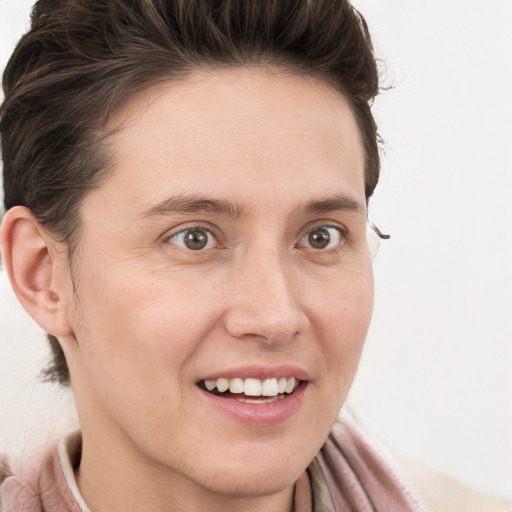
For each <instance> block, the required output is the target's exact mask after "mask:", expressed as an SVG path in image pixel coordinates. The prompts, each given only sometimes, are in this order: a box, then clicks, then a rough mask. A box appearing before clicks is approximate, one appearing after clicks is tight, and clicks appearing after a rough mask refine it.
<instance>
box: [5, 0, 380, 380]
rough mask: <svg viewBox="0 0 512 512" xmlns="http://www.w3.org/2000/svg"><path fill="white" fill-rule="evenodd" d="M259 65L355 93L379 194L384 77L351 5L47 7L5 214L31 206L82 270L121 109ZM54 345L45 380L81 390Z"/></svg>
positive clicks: (13, 109) (39, 25)
mask: <svg viewBox="0 0 512 512" xmlns="http://www.w3.org/2000/svg"><path fill="white" fill-rule="evenodd" d="M247 65H260V66H272V67H277V68H281V69H286V70H289V71H291V72H292V73H295V74H299V75H307V76H311V77H316V78H319V79H321V80H323V81H325V82H328V83H329V84H331V85H332V86H333V87H335V88H337V89H338V90H339V91H341V92H342V93H343V94H344V95H345V96H346V97H347V98H348V100H349V102H350V104H351V106H352V109H353V112H354V114H355V117H356V119H357V122H358V125H359V129H360V130H361V134H362V139H363V144H364V149H365V158H366V161H365V165H366V168H365V189H366V197H367V199H368V198H369V197H370V196H371V194H372V193H373V190H374V188H375V186H376V184H377V181H378V177H379V168H380V159H379V150H378V135H377V127H376V124H375V121H374V119H373V116H372V113H371V110H370V107H371V103H372V101H373V99H374V97H375V96H376V95H377V94H378V92H379V85H378V71H377V66H376V62H375V58H374V55H373V49H372V44H371V40H370V36H369V33H368V28H367V25H366V22H365V20H364V18H363V17H362V16H361V15H360V14H359V13H358V12H357V11H356V10H355V9H354V8H353V7H352V6H351V4H350V3H349V2H348V1H347V0H39V1H38V2H37V3H36V4H35V6H34V8H33V11H32V18H31V29H30V31H29V32H28V33H27V34H26V35H25V36H23V37H22V39H21V40H20V41H19V43H18V45H17V47H16V49H15V50H14V53H13V55H12V56H11V59H10V61H9V63H8V65H7V68H6V70H5V73H4V76H3V89H4V95H5V100H4V102H3V104H2V107H1V111H0V116H1V119H0V132H1V136H2V160H3V176H4V203H5V208H6V209H8V208H11V207H13V206H15V205H23V206H26V207H27V208H29V209H30V210H31V211H32V213H33V214H34V216H35V217H36V218H37V219H38V221H39V222H40V223H42V224H43V225H46V226H47V227H48V228H49V229H51V230H52V232H53V233H54V234H55V235H56V236H58V237H59V239H60V240H62V241H63V242H65V243H67V245H68V254H69V261H70V264H71V265H72V255H73V249H74V247H75V246H76V242H77V239H78V236H79V229H80V217H79V206H80V201H81V199H82V198H83V197H84V195H85V194H86V193H87V192H88V191H89V190H91V188H93V187H95V186H98V185H99V184H100V181H101V179H102V178H104V176H105V173H106V172H107V171H108V168H109V159H108V153H107V151H105V145H104V144H102V142H104V139H105V128H106V126H107V122H108V119H109V117H110V116H111V115H112V114H113V113H114V112H115V110H116V109H119V108H120V106H121V102H124V101H125V100H126V99H127V98H128V97H129V96H131V95H133V94H134V93H136V92H138V91H140V90H142V89H144V88H146V87H148V86H149V85H152V84H155V83H156V82H158V81H167V80H176V79H179V78H181V77H184V76H185V75H186V74H189V73H191V72H193V71H194V70H197V69H199V68H204V67H214V68H218V67H226V66H229V67H240V66H247ZM102 134H103V135H102ZM49 340H50V345H51V348H52V352H53V362H52V365H51V366H50V367H48V368H47V369H46V371H45V376H46V378H47V379H48V380H54V381H58V382H60V383H62V384H69V370H68V367H67V364H66V360H65V358H64V354H63V352H62V349H61V347H60V345H59V343H58V341H57V339H56V338H55V337H53V336H49Z"/></svg>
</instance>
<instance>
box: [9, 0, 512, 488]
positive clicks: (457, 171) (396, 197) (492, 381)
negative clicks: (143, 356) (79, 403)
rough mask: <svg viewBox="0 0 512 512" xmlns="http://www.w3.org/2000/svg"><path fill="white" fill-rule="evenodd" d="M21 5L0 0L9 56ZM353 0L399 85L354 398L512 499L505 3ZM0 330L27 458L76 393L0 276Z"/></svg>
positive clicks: (511, 141)
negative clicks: (59, 375)
mask: <svg viewBox="0 0 512 512" xmlns="http://www.w3.org/2000/svg"><path fill="white" fill-rule="evenodd" d="M30 3H31V2H30V1H26V0H0V61H1V62H0V66H1V68H2V69H3V67H4V65H5V62H6V59H7V58H8V55H9V54H10V52H11V50H12V47H13V45H14V43H15V41H16V39H17V38H18V37H19V35H20V34H21V32H22V30H23V28H24V26H26V20H27V19H28V12H29V5H30ZM355 4H356V6H357V7H358V8H359V9H360V10H361V11H362V13H363V14H364V15H365V16H366V18H367V20H368V22H369V25H370V29H371V30H372V33H373V36H374V40H375V42H376V50H377V53H378V55H379V56H381V57H383V58H384V59H385V61H386V63H387V71H386V72H385V73H384V82H385V83H386V84H388V85H393V86H394V89H393V90H391V91H388V92H385V93H383V95H382V97H381V98H379V100H378V101H377V103H376V106H375V113H376V117H377V120H378V123H379V126H380V131H381V134H382V136H383V137H384V139H385V141H386V144H387V148H386V155H385V156H384V158H383V170H382V179H381V183H380V185H379V187H378V188H377V193H376V195H375V197H374V199H373V201H372V204H371V212H372V214H373V216H374V217H375V218H376V220H377V221H378V223H380V224H381V227H382V229H383V230H384V231H389V232H391V233H392V235H393V236H392V239H391V240H390V241H389V242H386V243H385V244H384V245H383V246H382V248H381V252H380V254H379V256H378V257H377V260H376V261H375V265H374V266H375V274H376V300H375V314H374V320H373V323H372V326H371V328H370V333H369V336H368V342H367V346H366V348H365V353H364V355H363V360H362V364H361V368H360V371H359V374H358V377H357V378H356V383H355V386H354V388H353V390H352V393H351V402H352V403H353V405H354V407H355V409H356V412H358V414H359V416H360V417H361V419H362V420H363V421H364V422H365V423H366V424H368V425H369V426H370V428H371V430H373V432H374V433H376V434H377V435H378V436H380V437H382V438H383V439H384V440H386V441H387V442H388V443H389V444H390V445H392V446H393V447H395V448H396V449H398V450H400V451H401V452H403V453H405V454H409V455H412V456H413V457H416V458H419V459H420V460H423V461H424V462H427V463H428V464H430V465H432V466H434V467H436V468H438V469H442V470H444V471H447V472H449V473H452V474H454V475H456V476H457V477H459V478H460V479H462V480H464V481H466V482H468V483H470V484H472V485H474V486H475V487H477V488H479V489H481V490H484V491H489V492H498V493H501V494H505V495H508V496H509V497H512V150H511V145H512V30H511V29H510V27H511V26H512V2H511V1H510V0H475V1H468V0H465V1H463V0H438V1H436V2H433V1H431V0H384V1H383V0H357V1H356V2H355ZM0 336H1V337H0V408H1V409H0V418H1V421H0V452H2V451H8V452H12V453H15V454H16V453H18V454H19V453H21V452H20V450H22V451H23V453H24V454H25V455H26V456H27V455H28V454H30V453H31V452H33V451H35V450H37V445H38V443H40V442H41V441H40V440H41V439H45V436H47V435H49V434H46V433H47V432H50V433H53V435H55V434H56V432H57V431H58V430H59V429H63V428H66V427H67V425H68V423H69V422H70V421H72V420H69V419H67V418H68V416H69V414H68V412H67V411H69V410H70V399H69V397H68V396H67V394H66V393H63V392H61V391H58V388H57V387H56V386H48V385H42V384H39V383H38V382H37V372H38V370H39V368H40V367H41V364H42V363H41V360H42V358H44V357H45V354H46V345H45V342H44V338H43V336H42V335H41V333H40V332H39V330H38V329H37V328H35V327H34V326H33V325H32V324H31V323H30V321H29V319H28V318H27V317H26V315H25V314H24V313H23V311H21V310H20V309H19V308H18V307H17V305H16V302H15V300H14V298H13V297H12V295H11V293H10V291H9V288H8V284H7V280H6V277H5V274H1V273H0ZM22 418H26V419H25V420H24V422H25V423H26V427H24V428H20V424H21V419H22ZM55 418H60V421H59V427H58V428H56V427H54V425H55ZM41 425H42V427H41Z"/></svg>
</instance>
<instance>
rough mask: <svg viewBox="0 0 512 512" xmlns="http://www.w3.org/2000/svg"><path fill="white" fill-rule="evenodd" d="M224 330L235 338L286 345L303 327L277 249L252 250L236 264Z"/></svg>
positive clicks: (290, 275)
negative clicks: (253, 338)
mask: <svg viewBox="0 0 512 512" xmlns="http://www.w3.org/2000/svg"><path fill="white" fill-rule="evenodd" d="M236 275H237V278H236V281H237V282H236V286H234V287H233V290H232V291H233V296H232V302H231V308H230V311H229V313H228V317H227V321H226V328H227V329H228V331H229V332H230V334H231V335H232V336H235V337H239V338H240V337H247V336H251V337H260V338H264V339H265V340H266V341H267V342H268V343H276V342H282V341H286V340H288V339H290V338H292V337H293V336H294V335H295V334H296V333H297V332H298V331H299V330H300V329H301V327H302V326H303V323H304V314H303V312H302V311H301V307H300V302H299V297H298V294H297V293H296V282H295V281H294V279H293V272H292V270H291V268H290V267H289V266H288V265H287V260H286V256H284V255H282V254H280V253H279V251H278V250H277V249H274V248H268V247H267V248H265V249H264V250H259V251H258V250H254V251H252V252H251V253H249V254H247V255H246V256H245V257H244V258H241V260H240V261H239V262H238V268H237V272H236Z"/></svg>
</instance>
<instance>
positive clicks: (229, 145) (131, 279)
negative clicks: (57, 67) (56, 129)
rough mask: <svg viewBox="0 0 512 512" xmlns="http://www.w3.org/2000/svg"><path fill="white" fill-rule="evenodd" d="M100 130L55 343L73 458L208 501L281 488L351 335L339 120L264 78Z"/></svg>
mask: <svg viewBox="0 0 512 512" xmlns="http://www.w3.org/2000/svg"><path fill="white" fill-rule="evenodd" d="M117 121H118V122H119V123H122V126H123V128H122V130H120V131H119V132H118V133H117V134H116V135H115V136H114V138H113V139H112V140H111V149H112V154H113V159H114V162H115V163H114V168H113V172H112V174H111V175H110V176H109V177H108V178H107V179H106V180H105V182H104V183H103V184H102V185H101V186H100V187H99V188H97V189H95V190H94V191H92V192H91V193H90V194H89V195H88V196H87V197H86V198H85V200H84V202H83V205H82V209H81V212H82V219H83V232H82V234H81V239H80V243H79V250H78V252H77V254H76V272H75V276H74V277H75V279H76V282H77V287H78V296H77V298H76V299H74V298H73V297H72V295H71V294H70V296H69V311H68V316H69V321H70V323H71V325H72V327H73V335H70V336H69V337H67V338H66V339H63V340H62V343H63V345H64V348H65V351H66V355H67V358H68V362H69V365H70V370H71V374H72V380H73V389H74V392H75V395H76V401H77V406H78V410H79V414H80V418H81V424H82V428H83V433H84V450H85V449H87V450H90V451H91V452H92V451H93V450H96V452H97V453H98V454H99V453H104V454H107V453H108V454H112V453H113V452H114V453H116V457H115V459H116V460H124V461H125V462H129V463H136V464H137V465H138V467H139V468H147V469H148V470H149V471H152V472H153V475H157V474H159V475H161V474H164V473H165V475H166V478H168V479H170V480H173V479H174V481H175V482H178V481H181V482H182V485H184V486H189V487H190V486H192V487H195V488H197V489H203V490H204V489H207V490H208V491H210V492H214V493H223V494H233V495H234V494H237V495H257V494H263V493H271V492H276V491H279V490H280V489H284V488H285V487H286V486H289V485H292V484H293V482H294V481H295V479H296V478H297V477H298V476H299V475H300V473H301V472H302V471H304V469H305V468H306V466H307V465H308V463H309V462H310V461H311V460H312V458H313V457H314V455H315V453H316V452H317V451H318V449H319V448H320V447H321V445H322V443H323V442H324V440H325V438H326V436H327V434H328V431H329V428H330V426H331V425H332V423H333V422H334V420H335V417H336V415H337V412H338V410H339V408H340V407H341V405H342V404H343V401H344V399H345V397H346V394H347V391H348V389H349V387H350V384H351V382H352V379H353V377H354V374H355V371H356V367H357V364H358V361H359V357H360V353H361V350H362V346H363V342H364V339H365V336H366V332H367V328H368V324H369V321H370V316H371V308H372V296H373V285H372V283H373V279H372V270H371V259H370V254H369V250H368V246H367V242H366V211H365V196H364V155H363V149H362V143H361V140H360V136H359V133H358V129H357V125H356V122H355V120H354V117H353V115H352V113H351V110H350V108H349V105H348V103H347V101H346V100H345V99H344V97H343V96H342V95H341V94H340V93H338V92H336V91H334V90H332V89H330V88H329V87H328V86H327V85H324V84H321V83H318V82H316V81H312V80H306V79H304V78H298V77H294V76H291V75H287V74H284V73H283V74H279V73H276V72H274V73H270V72H265V71H263V70H258V69H250V70H228V71H222V72H218V73H213V72H207V71H204V72H197V73H196V74H194V75H193V76H191V77H190V78H187V79H186V80H182V81H179V82H174V83H169V84H165V85H160V86H158V87H157V88H154V89H151V90H149V91H146V92H145V93H143V94H141V95H139V96H138V97H136V98H135V99H134V100H133V101H131V102H130V104H128V105H127V106H126V107H125V108H124V110H123V112H122V113H120V114H119V117H118V119H117ZM227 386H229V387H228V388H227V390H226V387H227ZM85 455H86V452H85V451H84V456H85ZM110 463H111V462H110ZM155 478H157V477H155Z"/></svg>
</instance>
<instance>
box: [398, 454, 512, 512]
mask: <svg viewBox="0 0 512 512" xmlns="http://www.w3.org/2000/svg"><path fill="white" fill-rule="evenodd" d="M388 455H389V457H390V458H391V462H392V463H393V464H394V465H395V467H396V468H397V470H398V471H399V472H400V473H401V474H402V476H403V478H404V480H405V481H406V482H407V483H408V485H409V487H410V489H411V491H412V492H413V493H414V494H415V495H416V497H417V498H418V500H419V501H420V502H421V503H422V504H423V505H424V506H425V508H426V510H428V512H512V505H511V503H510V502H509V501H508V500H507V499H505V498H503V497H501V496H495V495H491V494H484V493H481V492H479V491H477V490H475V489H473V488H472V487H470V486H468V485H466V484H464V483H462V482H460V481H459V480H457V479H455V478H453V477H451V476H450V475H447V474H446V473H442V472H440V471H436V470H434V469H432V468H430V467H428V466H426V465H425V464H422V463H420V462H418V461H415V460H413V459H410V458H407V457H404V456H403V455H399V454H397V453H395V452H388Z"/></svg>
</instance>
